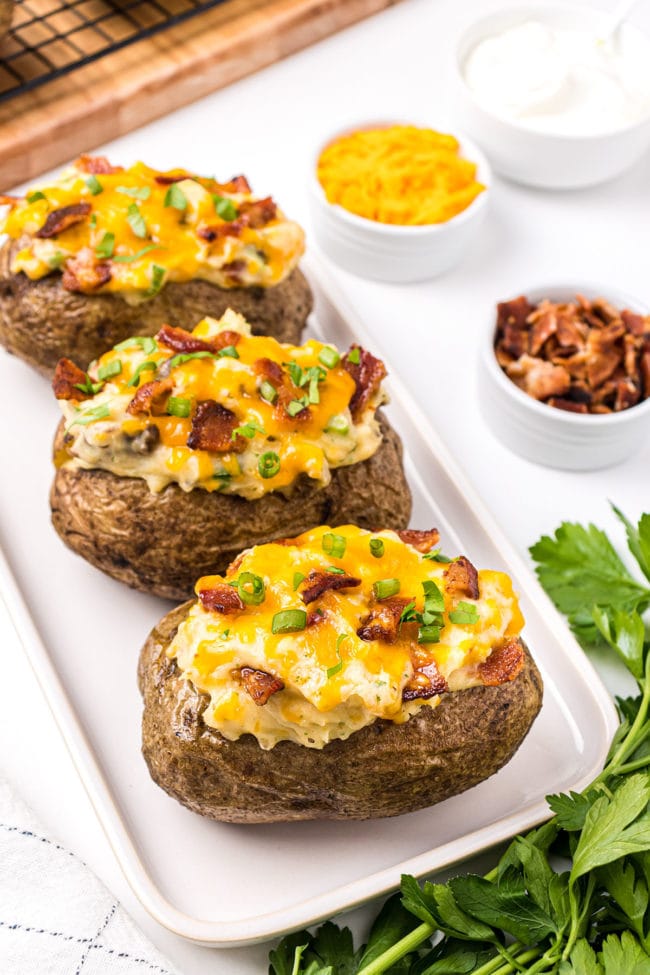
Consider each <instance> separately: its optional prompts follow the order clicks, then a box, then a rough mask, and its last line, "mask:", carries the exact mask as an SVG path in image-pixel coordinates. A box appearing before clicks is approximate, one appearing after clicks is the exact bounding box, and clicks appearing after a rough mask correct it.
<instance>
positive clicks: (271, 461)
mask: <svg viewBox="0 0 650 975" xmlns="http://www.w3.org/2000/svg"><path fill="white" fill-rule="evenodd" d="M257 469H258V471H259V472H260V474H261V476H262V477H264V478H267V477H275V475H276V474H277V473H278V472H279V470H280V458H279V457H278V455H277V454H276V453H274V451H272V450H267V452H266V453H265V454H262V456H261V457H260V459H259V461H258V462H257Z"/></svg>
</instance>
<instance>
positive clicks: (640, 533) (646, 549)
mask: <svg viewBox="0 0 650 975" xmlns="http://www.w3.org/2000/svg"><path fill="white" fill-rule="evenodd" d="M612 510H613V512H614V514H615V515H616V517H617V518H618V519H619V521H622V522H623V524H624V525H625V533H626V535H627V544H628V547H629V549H630V552H631V553H632V555H633V556H634V558H635V559H636V560H637V562H638V563H639V566H640V567H641V571H642V572H643V574H644V576H645V577H646V579H650V514H644V515H641V517H640V519H639V524H638V525H637V527H636V528H635V527H634V525H633V524H632V522H631V521H629V520H628V519H627V518H626V517H625V515H624V514H623V512H622V511H620V510H619V509H618V508H617V507H616V505H615V504H613V505H612Z"/></svg>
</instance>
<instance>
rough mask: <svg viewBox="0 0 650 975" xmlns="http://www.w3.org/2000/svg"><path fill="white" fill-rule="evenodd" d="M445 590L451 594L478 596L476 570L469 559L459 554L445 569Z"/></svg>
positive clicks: (469, 597)
mask: <svg viewBox="0 0 650 975" xmlns="http://www.w3.org/2000/svg"><path fill="white" fill-rule="evenodd" d="M445 582H446V590H447V592H448V593H449V594H450V595H451V596H467V597H468V599H478V598H479V588H478V572H477V571H476V569H475V567H474V566H473V565H472V563H471V562H470V560H469V559H467V558H465V556H464V555H461V556H459V558H457V559H456V561H455V562H450V563H449V565H448V566H447V568H446V569H445Z"/></svg>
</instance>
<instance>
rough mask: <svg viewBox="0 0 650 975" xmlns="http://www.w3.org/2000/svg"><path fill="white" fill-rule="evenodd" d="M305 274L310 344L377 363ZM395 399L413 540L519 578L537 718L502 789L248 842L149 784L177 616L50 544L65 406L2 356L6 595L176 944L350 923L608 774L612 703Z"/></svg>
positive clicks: (100, 803) (401, 396) (402, 401)
mask: <svg viewBox="0 0 650 975" xmlns="http://www.w3.org/2000/svg"><path fill="white" fill-rule="evenodd" d="M307 270H308V274H309V277H310V280H311V282H312V285H313V287H314V291H315V293H316V299H317V300H316V323H315V324H314V326H312V327H313V330H314V332H315V333H316V334H317V335H318V336H319V337H323V338H325V339H326V340H327V341H331V342H333V343H335V344H337V345H338V346H340V347H342V348H347V347H348V346H349V345H350V344H351V343H352V342H359V343H360V344H361V345H362V346H364V347H366V348H369V349H372V347H373V342H372V338H371V336H370V335H369V334H368V333H367V332H366V330H365V328H364V327H363V326H362V325H361V323H360V322H358V321H357V320H356V319H355V317H354V315H353V314H352V313H351V311H350V309H349V308H346V307H345V303H344V301H343V300H342V299H341V297H340V296H339V295H337V293H336V288H335V286H334V284H333V283H332V282H331V281H330V280H328V279H327V275H326V273H325V272H324V269H323V268H322V267H319V266H318V265H316V264H315V262H314V260H313V259H312V260H310V262H309V264H308V268H307ZM388 368H389V371H390V362H388ZM388 385H389V389H390V393H391V398H392V402H391V405H390V406H389V407H388V410H387V412H388V416H389V418H390V420H391V422H392V424H393V425H394V426H395V428H396V429H397V430H398V431H399V433H400V435H401V436H402V439H403V441H404V444H405V447H406V470H407V475H408V479H409V482H410V485H411V488H412V491H413V495H414V513H413V519H412V524H413V525H414V526H417V527H419V528H429V527H432V526H436V527H438V528H439V529H440V531H441V536H442V545H443V550H444V551H446V552H448V553H450V554H458V553H460V552H463V553H466V554H467V555H468V556H469V557H470V558H471V559H472V561H473V562H474V563H475V564H477V565H479V566H484V567H491V568H499V569H504V570H506V571H508V572H510V574H511V575H512V576H513V577H514V579H515V581H516V587H517V589H518V591H519V593H520V595H521V601H522V607H523V610H524V614H525V616H526V620H527V624H526V631H525V636H526V639H527V641H528V644H529V645H530V647H531V648H532V650H533V653H534V655H535V658H536V660H537V663H538V665H539V667H540V670H541V671H542V675H543V678H544V683H545V696H544V706H543V709H542V712H541V714H540V716H539V717H538V719H537V721H536V722H535V724H534V726H533V729H532V731H531V732H530V734H529V736H528V737H527V739H526V740H525V742H524V744H523V745H522V747H521V748H520V750H519V752H518V753H517V754H516V756H515V757H514V759H513V760H512V761H511V762H510V763H509V764H508V765H507V766H506V767H505V768H504V769H502V771H501V772H499V773H498V775H496V776H494V777H493V778H491V779H489V780H488V781H486V782H484V783H482V784H481V785H479V786H477V787H476V788H474V789H472V790H471V791H470V792H467V793H465V794H464V795H460V796H457V797H455V798H453V799H449V800H447V801H446V802H444V803H441V804H440V805H438V806H434V807H432V808H430V809H425V810H422V811H420V812H417V813H411V814H410V815H407V816H401V817H399V818H397V819H390V820H377V821H371V822H362V823H336V822H312V823H292V824H277V825H257V826H242V825H232V824H225V823H213V822H209V821H208V820H205V819H202V818H201V817H200V816H197V815H195V814H194V813H191V812H189V811H188V810H186V809H184V808H183V807H182V806H180V805H179V804H178V803H177V802H175V801H174V800H173V799H171V798H169V797H168V796H167V795H166V794H165V793H164V792H162V791H161V790H160V789H159V788H157V787H156V786H155V785H154V784H153V782H152V781H151V779H150V778H149V775H148V773H147V769H146V767H145V764H144V761H143V760H142V758H141V755H140V715H141V703H140V697H139V693H138V690H137V687H136V663H137V657H138V651H139V649H140V647H141V645H142V643H143V641H144V639H145V637H146V635H147V633H148V631H149V629H150V628H151V627H152V626H153V624H154V623H155V622H156V621H157V620H158V619H159V618H160V617H161V616H162V615H164V613H166V612H167V611H168V610H169V608H170V605H169V604H168V603H165V602H163V601H162V600H159V599H155V598H153V597H148V596H145V595H143V594H141V593H137V592H134V591H132V590H129V589H127V588H125V587H124V586H122V585H121V584H120V583H117V582H114V581H113V580H111V579H109V578H107V577H106V576H104V575H103V574H102V573H100V572H99V571H97V570H96V569H94V568H92V567H91V566H89V565H87V564H86V563H85V562H84V561H83V560H82V559H80V558H79V557H78V556H76V555H73V554H72V553H71V552H69V551H68V550H67V549H66V548H65V547H64V545H63V544H62V542H61V541H60V540H59V538H58V537H57V535H56V534H55V532H54V530H53V529H52V527H51V525H50V519H49V506H48V491H49V485H50V481H51V478H52V466H51V460H50V453H51V440H52V436H53V433H54V429H55V427H56V423H57V419H58V413H59V411H58V406H57V404H56V402H55V400H54V397H53V395H52V392H51V390H50V387H49V384H48V383H47V382H46V381H45V380H44V379H42V378H41V377H39V376H37V375H36V374H35V373H33V372H32V371H31V370H30V369H29V368H28V367H27V366H25V365H24V364H23V363H21V362H19V361H17V360H16V359H13V358H11V357H9V356H7V355H5V354H1V355H0V389H2V390H3V391H4V397H5V400H4V401H5V404H9V403H13V404H16V406H15V410H14V415H10V413H9V411H5V413H4V415H5V420H4V422H3V425H2V428H1V429H0V457H2V458H3V473H2V477H1V478H0V544H1V546H2V550H3V552H4V556H3V555H2V552H0V592H1V593H2V596H3V598H4V601H5V603H6V605H7V608H8V610H9V613H10V615H11V617H12V619H13V621H14V624H15V627H16V630H17V632H18V635H19V638H20V640H21V643H22V645H23V647H24V649H25V653H26V654H27V656H28V658H29V660H30V662H31V664H32V667H33V669H34V671H35V674H36V676H37V679H38V681H39V683H40V685H41V687H42V689H43V691H44V694H45V697H46V698H47V701H48V702H49V705H50V707H51V709H52V711H53V713H54V717H55V719H56V722H57V724H58V726H59V728H60V730H61V734H62V735H63V737H64V739H65V741H66V743H67V745H68V748H69V750H70V753H71V755H72V758H73V760H74V763H75V765H76V767H77V769H78V772H79V775H80V776H81V778H82V780H83V782H84V785H85V787H86V789H87V791H88V794H89V796H90V798H91V801H92V803H93V806H94V808H95V810H96V813H97V816H98V817H99V819H100V821H101V823H102V826H103V828H104V830H105V832H106V835H107V837H108V840H109V842H110V844H111V846H112V848H113V850H114V852H115V855H116V857H117V859H118V861H119V863H120V865H121V867H122V870H123V871H124V873H125V875H126V877H127V879H128V881H129V883H130V884H131V886H132V888H133V890H134V892H135V894H136V895H137V896H138V898H139V899H140V901H141V902H142V904H143V905H144V907H145V908H146V909H147V910H148V911H149V912H150V914H151V915H153V917H154V918H156V919H157V920H158V921H159V922H160V923H161V924H163V925H164V926H165V927H167V928H168V929H170V930H171V931H173V932H175V933H176V934H178V935H180V936H182V937H184V938H188V939H191V940H193V941H196V942H200V943H203V944H206V945H213V946H221V947H226V946H228V947H233V946H236V945H242V944H247V943H252V942H255V941H262V940H266V939H269V938H272V937H274V936H277V935H279V934H281V933H284V932H287V931H289V930H292V929H296V928H298V927H302V926H305V925H308V924H311V923H313V922H314V921H316V920H320V919H322V918H325V917H328V916H331V915H333V914H336V913H338V912H340V911H343V910H347V909H349V908H351V907H353V906H355V905H357V904H359V903H361V902H362V901H364V900H366V899H368V898H370V897H373V896H376V895H380V894H384V893H386V892H388V891H390V890H391V889H394V888H395V887H396V886H397V885H398V884H399V879H400V875H401V874H402V873H413V874H416V875H418V876H422V875H423V874H429V873H431V872H433V871H436V870H439V869H442V868H443V867H446V866H448V865H450V864H451V863H454V862H457V861H459V860H461V859H464V858H467V857H469V856H471V855H473V854H475V853H477V852H479V851H480V850H483V849H485V848H486V847H488V846H491V845H493V844H495V843H497V842H499V841H501V840H504V839H506V838H508V837H510V836H512V835H514V834H515V833H517V832H520V831H522V830H525V829H527V828H529V827H531V826H533V825H535V824H536V823H538V822H540V821H541V820H543V819H544V818H546V817H547V815H548V809H547V806H546V803H545V801H544V797H545V796H546V795H547V794H548V793H550V792H558V791H566V790H568V789H580V788H583V787H584V786H585V785H586V784H587V783H588V782H589V780H590V779H591V778H593V777H594V776H595V775H596V774H597V773H598V772H599V771H600V769H601V767H602V764H603V761H604V758H605V755H606V753H607V749H608V746H609V742H610V739H611V736H612V734H613V732H614V729H615V727H616V724H617V721H616V715H615V711H614V708H613V705H612V702H611V699H610V696H609V695H608V693H607V691H606V690H605V688H604V687H603V685H602V684H601V682H600V680H599V678H598V677H597V675H596V673H595V671H594V670H593V668H592V667H591V665H590V663H589V662H588V660H587V659H586V657H585V656H584V655H583V653H582V652H581V650H580V649H579V647H578V646H577V644H576V643H575V641H574V640H573V638H572V637H571V635H570V634H569V632H568V630H567V628H566V626H565V625H564V623H563V622H562V620H561V619H560V617H559V616H558V615H557V613H556V612H555V610H554V609H553V607H552V605H551V603H550V602H549V600H548V599H547V597H546V596H545V594H544V593H543V592H542V590H541V589H540V587H539V585H538V584H537V582H536V580H535V578H534V576H533V574H532V573H531V571H530V569H529V568H528V566H527V565H526V564H525V563H524V562H523V561H522V559H521V558H520V557H519V555H518V554H517V553H516V552H515V551H514V550H513V549H512V548H511V546H510V545H509V543H508V542H507V541H506V539H505V538H504V537H503V535H502V533H501V531H500V530H499V528H498V527H497V526H496V524H495V523H494V522H493V520H492V518H491V516H490V515H489V513H488V512H487V511H486V510H485V508H484V506H483V504H482V502H481V500H480V498H479V497H478V496H477V495H476V493H475V492H474V491H473V490H472V489H471V487H470V486H469V485H468V484H467V482H466V481H465V479H464V476H463V474H462V472H461V471H460V470H458V468H457V467H456V465H455V463H454V461H453V458H452V457H451V456H450V454H449V452H448V450H447V448H446V447H445V445H444V443H443V442H442V441H441V440H440V439H439V437H438V436H437V434H436V432H435V431H434V430H433V429H432V427H431V425H430V423H429V421H428V419H427V418H426V417H425V416H424V414H423V412H422V411H421V410H420V408H419V407H418V406H417V405H416V404H415V402H414V400H413V399H412V397H411V396H410V394H409V393H408V392H407V391H406V388H405V386H404V385H403V383H402V382H400V381H399V379H397V378H396V377H395V376H394V375H391V378H390V380H389V383H388ZM14 419H15V422H13V421H14ZM188 557H191V553H188ZM26 719H27V716H26Z"/></svg>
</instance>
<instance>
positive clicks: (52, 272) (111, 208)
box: [0, 156, 312, 375]
mask: <svg viewBox="0 0 650 975" xmlns="http://www.w3.org/2000/svg"><path fill="white" fill-rule="evenodd" d="M0 203H6V204H9V207H10V208H9V212H8V215H7V216H6V217H5V219H4V222H2V221H0V230H4V232H5V233H6V234H7V235H8V239H7V241H6V242H5V244H4V245H3V247H2V248H0V343H1V344H2V345H4V346H5V347H6V348H7V349H8V350H9V352H12V353H14V354H15V355H17V356H20V357H21V358H22V359H25V360H26V361H27V362H29V363H30V364H31V365H33V366H35V367H36V368H37V369H39V370H40V371H41V372H43V373H45V374H47V375H51V373H52V371H53V370H54V367H55V366H56V364H57V362H58V360H59V359H60V358H62V357H63V356H67V357H70V358H73V359H75V361H77V362H79V363H81V365H82V366H83V367H84V368H85V367H86V366H87V365H88V363H89V362H91V360H93V359H96V358H97V357H98V356H99V355H101V353H103V352H105V351H106V350H107V349H109V348H111V347H112V346H114V345H117V343H118V342H121V341H123V340H124V339H126V338H128V337H129V336H131V335H134V334H136V333H137V334H140V335H154V334H155V333H156V332H157V331H158V329H159V328H160V326H161V325H163V324H165V322H168V321H173V322H174V323H175V324H176V325H178V326H180V327H182V328H192V327H193V326H194V325H195V324H196V322H197V321H198V320H199V319H200V318H202V317H203V316H204V315H211V316H212V317H215V318H219V317H221V315H222V314H223V313H224V312H225V311H226V309H227V308H233V309H235V310H236V311H238V312H240V313H241V314H243V315H244V316H245V317H246V319H247V320H248V322H249V323H250V325H251V327H252V329H253V332H255V333H260V334H270V335H273V336H275V338H277V339H278V340H279V341H282V342H292V343H295V342H298V341H299V340H300V335H301V332H302V329H303V327H304V325H305V321H306V319H307V316H308V315H309V312H310V311H311V307H312V295H311V290H310V288H309V285H308V283H307V281H306V280H305V278H304V277H303V275H302V274H301V272H300V271H299V270H298V268H297V264H298V260H299V258H300V256H301V255H302V253H303V250H304V234H303V231H302V229H301V228H300V227H299V226H298V224H296V223H294V222H292V221H290V220H287V219H286V217H285V216H284V215H283V213H282V212H281V210H280V209H279V208H278V207H277V206H276V204H275V203H274V201H273V200H272V198H271V197H266V198H264V199H259V198H258V197H256V196H254V195H253V194H252V192H251V189H250V186H249V185H248V183H247V181H246V179H245V178H244V177H243V176H237V177H235V178H234V179H232V180H230V181H229V182H228V183H218V182H217V181H216V180H214V179H212V178H203V177H199V176H195V175H193V174H191V173H188V172H187V171H185V170H180V169H176V170H172V171H170V172H166V173H162V172H158V171H157V170H154V169H150V168H149V167H148V166H145V165H144V164H143V163H136V164H135V165H133V166H131V167H129V168H128V169H123V168H122V167H121V166H112V165H111V164H110V163H109V162H108V161H107V160H106V159H104V158H102V157H91V156H81V157H80V159H78V160H77V162H76V163H75V164H74V165H73V166H72V167H71V168H70V169H68V170H66V171H64V172H63V173H62V174H61V176H60V177H59V178H58V180H57V181H56V182H54V183H52V184H48V185H43V186H42V187H40V188H39V189H35V190H32V191H31V192H28V193H27V195H26V196H25V197H24V198H12V197H6V196H5V197H0Z"/></svg>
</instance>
